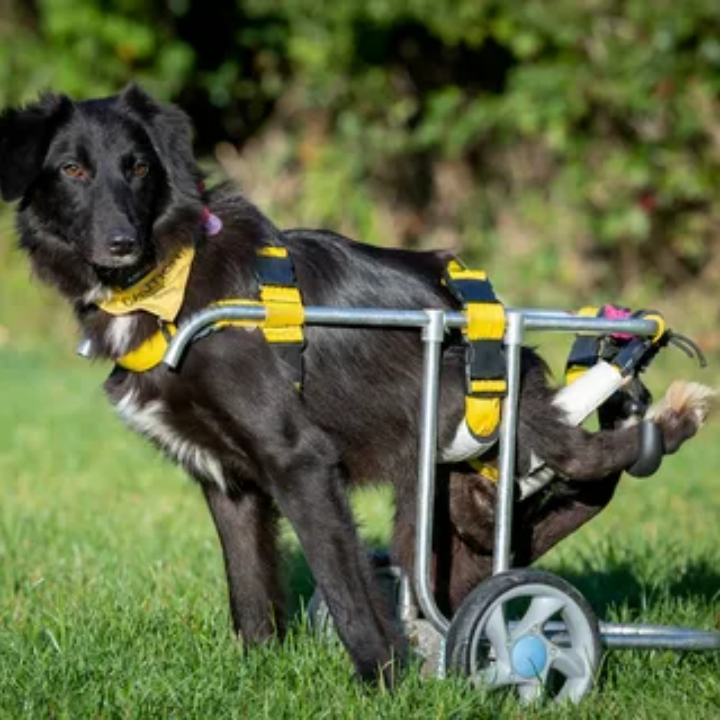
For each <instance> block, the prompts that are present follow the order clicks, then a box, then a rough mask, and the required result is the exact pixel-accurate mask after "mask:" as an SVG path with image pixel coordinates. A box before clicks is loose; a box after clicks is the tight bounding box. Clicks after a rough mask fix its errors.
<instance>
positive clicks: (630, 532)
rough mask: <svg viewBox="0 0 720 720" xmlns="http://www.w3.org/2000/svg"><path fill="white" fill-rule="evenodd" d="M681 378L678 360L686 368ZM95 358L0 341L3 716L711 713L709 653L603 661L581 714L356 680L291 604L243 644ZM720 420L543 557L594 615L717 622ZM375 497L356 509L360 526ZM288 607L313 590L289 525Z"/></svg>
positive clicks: (168, 472)
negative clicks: (272, 635)
mask: <svg viewBox="0 0 720 720" xmlns="http://www.w3.org/2000/svg"><path fill="white" fill-rule="evenodd" d="M684 369H685V370H686V371H687V366H684ZM105 370H106V368H101V367H93V366H90V365H88V364H86V363H83V362H81V361H79V360H75V359H74V358H72V357H71V354H70V352H69V351H68V348H67V347H65V348H63V350H62V353H61V354H57V355H53V354H51V353H50V352H49V351H48V350H46V349H37V348H35V349H33V348H25V349H21V348H20V347H18V346H11V345H6V346H5V347H0V482H1V487H2V500H1V501H0V717H8V718H16V717H32V718H38V717H67V718H82V717H165V716H171V717H182V718H191V717H192V718H195V717H197V718H221V717H239V718H265V717H267V718H313V719H315V718H343V719H344V718H403V719H405V720H406V719H407V718H471V717H472V718H481V717H497V716H499V715H501V716H504V717H536V716H546V715H548V716H549V715H551V714H552V715H553V716H555V715H558V714H559V715H560V716H568V717H570V716H572V717H588V718H595V717H632V718H657V717H680V716H693V717H717V716H718V713H720V659H718V658H715V657H713V656H708V655H705V656H703V655H676V654H671V653H664V652H649V653H648V652H643V653H639V652H637V653H636V652H632V653H628V652H624V653H620V652H617V653H614V654H611V655H609V656H607V659H606V661H605V665H604V669H603V673H602V681H601V690H600V692H597V693H595V694H594V695H593V696H592V697H591V698H590V699H588V700H587V701H586V702H585V703H584V704H583V705H582V706H581V707H580V708H573V709H570V708H564V709H557V708H555V709H552V708H547V707H545V708H539V709H534V710H528V709H526V708H521V707H520V706H518V705H516V704H515V703H514V702H513V701H512V700H508V699H507V698H504V697H502V696H500V695H486V694H483V693H482V692H480V691H477V690H475V689H473V688H472V687H470V686H469V684H467V683H465V682H462V681H460V680H447V681H428V682H425V681H421V680H420V678H419V675H418V673H417V672H416V670H411V671H410V672H409V673H408V677H407V679H406V680H405V681H404V682H403V683H402V684H401V686H400V687H399V689H398V690H397V691H396V692H395V693H394V694H393V695H392V696H390V695H388V694H386V693H381V692H376V691H368V690H365V689H363V688H361V687H359V686H358V684H357V683H355V682H354V680H353V678H352V674H351V669H350V664H349V662H348V660H347V658H346V656H345V655H344V653H343V652H341V651H340V650H339V649H338V648H337V647H335V646H334V645H332V644H328V643H322V642H319V641H316V640H314V639H313V638H312V637H310V636H309V633H308V631H307V629H306V627H305V624H304V622H303V619H302V616H301V615H300V614H299V613H298V615H297V622H296V623H294V626H293V631H292V633H291V635H290V637H289V639H288V641H287V642H286V643H285V644H284V645H283V646H282V647H269V648H266V649H262V650H257V651H253V652H250V653H248V654H247V655H245V656H244V657H242V656H241V655H240V654H239V651H238V648H237V646H236V645H235V644H234V643H233V641H232V640H231V637H230V633H229V623H228V618H227V611H226V606H225V588H224V579H223V575H222V567H221V560H220V554H219V551H218V548H217V547H216V539H215V536H214V530H213V529H212V527H211V524H210V520H209V516H207V513H206V511H205V508H204V505H203V503H202V501H201V497H200V494H199V492H198V491H197V489H196V488H194V487H193V486H192V485H190V484H189V483H188V482H187V481H186V480H184V478H183V477H182V475H181V474H180V473H179V472H178V471H177V470H175V469H173V468H172V467H169V466H168V465H166V464H165V463H164V462H163V461H162V460H161V459H160V458H159V457H158V456H157V454H156V453H155V452H154V451H153V450H151V449H149V448H148V447H145V446H144V444H143V443H142V442H141V441H139V440H138V439H137V438H135V437H134V436H131V435H130V434H129V433H128V432H126V431H125V430H124V429H123V428H122V427H121V425H120V423H119V422H118V421H117V420H116V419H115V417H114V416H113V414H112V413H111V411H110V410H109V409H108V408H107V407H106V405H105V401H104V399H103V397H102V393H101V390H100V388H99V385H100V381H101V379H102V377H103V374H104V372H105ZM719 467H720V422H718V423H717V424H716V425H715V426H710V427H709V428H708V429H707V430H706V431H705V433H704V434H703V436H702V437H701V438H700V439H698V441H697V442H695V443H693V444H692V445H690V446H688V447H687V448H686V449H685V451H684V452H681V454H680V455H679V456H677V457H673V458H671V459H669V460H668V461H667V462H666V463H665V465H664V468H663V470H662V472H661V473H660V474H658V475H657V476H655V477H654V478H651V479H648V480H644V481H640V480H632V479H628V480H627V481H626V482H625V484H624V486H623V488H622V491H621V493H620V495H619V497H618V498H617V499H616V501H615V502H614V504H613V505H612V506H611V507H610V509H609V510H608V512H607V513H606V514H605V515H604V516H602V517H601V518H600V519H598V520H597V521H596V522H595V523H594V524H592V525H591V526H590V527H588V528H586V529H585V530H583V531H582V532H579V533H577V534H576V535H575V536H574V537H573V538H571V539H570V540H569V541H567V542H566V543H565V544H564V545H563V546H562V547H561V548H559V549H557V550H556V551H555V552H554V553H552V554H551V555H550V556H548V557H547V558H546V559H545V560H544V562H543V567H545V568H547V569H549V570H552V571H555V572H558V573H560V574H561V575H563V576H564V577H565V578H567V579H568V580H570V581H571V582H573V583H575V584H576V585H577V586H578V587H579V588H580V589H581V590H582V591H583V592H585V593H586V594H587V596H588V598H589V599H590V601H591V603H592V604H593V606H594V607H595V608H596V609H597V610H598V612H599V614H600V615H601V617H603V618H604V619H607V620H622V621H626V620H642V621H644V622H661V623H669V624H688V625H690V626H697V627H700V628H713V627H717V626H718V624H719V622H720V616H719V615H718V610H719V609H720V602H719V601H720V547H719V541H720V492H718V483H719V482H720V481H719V480H718V478H717V476H716V472H717V469H718V468H719ZM388 505H389V503H388V495H387V493H383V492H374V493H366V494H364V495H362V496H361V497H358V498H356V507H357V509H358V513H359V515H360V517H361V519H362V523H363V529H364V532H365V533H366V535H367V536H368V538H372V539H373V541H376V540H377V539H378V538H380V539H382V538H383V537H384V536H385V535H386V533H387V530H388V524H389V513H388ZM287 544H288V549H289V562H288V565H289V567H288V570H289V575H290V577H291V579H292V587H293V595H294V597H295V604H296V606H297V607H299V606H300V600H301V599H303V598H307V596H308V593H309V592H310V588H311V584H310V580H309V578H308V576H307V571H306V570H305V567H304V565H303V562H302V559H301V557H300V555H299V553H298V552H297V548H296V546H295V544H294V541H293V539H292V537H291V535H290V533H288V537H287Z"/></svg>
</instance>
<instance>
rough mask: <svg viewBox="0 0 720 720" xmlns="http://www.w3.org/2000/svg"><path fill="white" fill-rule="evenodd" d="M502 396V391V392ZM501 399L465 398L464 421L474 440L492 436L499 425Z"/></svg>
mask: <svg viewBox="0 0 720 720" xmlns="http://www.w3.org/2000/svg"><path fill="white" fill-rule="evenodd" d="M503 394H504V391H503ZM501 402H502V397H501V396H500V395H497V396H496V397H478V396H476V395H466V396H465V421H466V422H467V426H468V429H469V430H470V432H471V433H472V434H473V435H474V436H475V437H476V438H485V439H487V438H489V437H491V436H493V435H494V434H495V433H496V432H497V429H498V425H499V423H500V410H501Z"/></svg>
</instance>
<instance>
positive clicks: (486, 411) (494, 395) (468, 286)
mask: <svg viewBox="0 0 720 720" xmlns="http://www.w3.org/2000/svg"><path fill="white" fill-rule="evenodd" d="M444 283H445V285H446V286H447V288H448V289H449V290H450V291H451V292H452V294H453V295H454V296H455V297H456V298H457V299H458V300H459V301H460V302H461V303H462V304H463V312H464V313H465V315H466V317H467V326H466V327H465V328H464V329H463V340H464V341H465V345H466V367H467V395H466V397H465V420H466V422H467V426H468V429H469V430H470V432H471V434H472V435H473V436H475V438H476V439H477V440H479V441H487V440H488V439H489V438H491V437H492V436H493V435H495V433H496V432H497V430H498V426H499V424H500V410H501V402H502V398H503V397H504V396H505V394H506V392H507V380H506V365H505V348H504V344H503V338H504V335H505V308H504V307H503V305H502V303H501V302H500V301H499V300H498V299H497V297H496V295H495V291H494V290H493V287H492V284H491V283H490V280H489V279H488V277H487V275H486V273H484V272H482V271H479V270H468V269H467V268H465V267H464V266H463V265H462V264H461V263H460V262H459V261H457V260H451V261H450V262H449V263H448V266H447V269H446V274H445V278H444Z"/></svg>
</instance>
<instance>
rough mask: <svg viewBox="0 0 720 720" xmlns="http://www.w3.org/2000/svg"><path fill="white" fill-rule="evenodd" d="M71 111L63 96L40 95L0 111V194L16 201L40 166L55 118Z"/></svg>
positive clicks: (11, 200)
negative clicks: (15, 106)
mask: <svg viewBox="0 0 720 720" xmlns="http://www.w3.org/2000/svg"><path fill="white" fill-rule="evenodd" d="M70 112H72V102H71V101H70V99H69V98H68V97H66V96H65V95H50V94H47V95H43V96H42V97H41V99H40V100H39V101H38V102H37V103H34V104H32V105H28V106H27V107H24V108H19V109H9V110H5V111H4V112H3V113H2V114H0V194H2V199H3V200H5V202H13V201H14V200H19V199H20V198H21V197H23V195H25V193H26V192H27V190H28V188H29V187H30V185H32V183H33V182H34V180H35V179H36V178H37V176H38V175H39V174H40V170H41V169H42V164H43V161H44V160H45V155H46V154H47V150H48V146H49V144H50V140H51V138H52V133H53V131H54V129H55V127H56V126H57V122H58V120H59V119H60V118H61V117H63V116H65V115H67V114H69V113H70Z"/></svg>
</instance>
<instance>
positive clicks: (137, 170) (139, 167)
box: [133, 160, 150, 178]
mask: <svg viewBox="0 0 720 720" xmlns="http://www.w3.org/2000/svg"><path fill="white" fill-rule="evenodd" d="M149 171H150V166H149V165H148V164H147V163H145V162H142V161H141V160H138V161H137V162H136V163H135V164H134V165H133V175H134V176H135V177H139V178H141V177H145V176H146V175H147V174H148V172H149Z"/></svg>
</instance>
